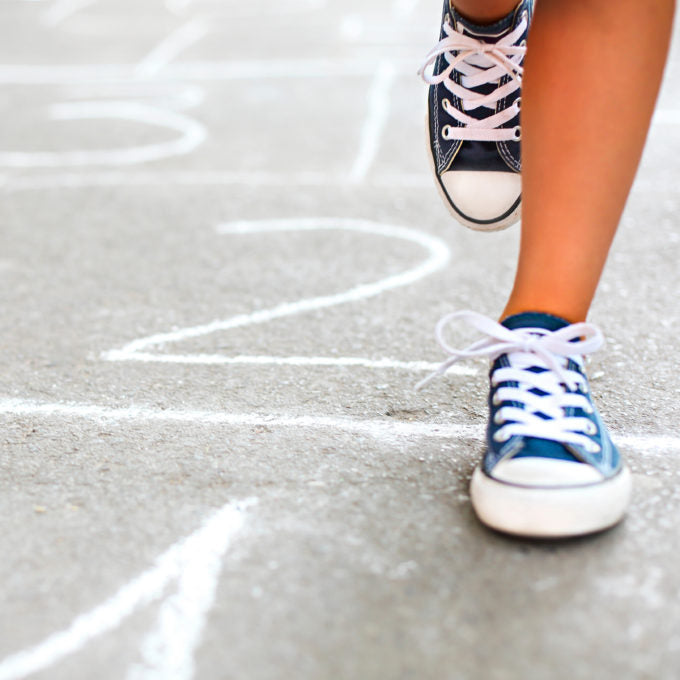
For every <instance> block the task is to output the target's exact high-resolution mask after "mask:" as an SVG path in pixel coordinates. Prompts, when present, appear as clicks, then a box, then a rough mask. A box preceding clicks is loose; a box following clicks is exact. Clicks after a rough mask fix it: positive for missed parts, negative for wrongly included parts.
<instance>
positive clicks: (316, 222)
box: [102, 218, 450, 363]
mask: <svg viewBox="0 0 680 680" xmlns="http://www.w3.org/2000/svg"><path fill="white" fill-rule="evenodd" d="M217 231H218V233H220V234H229V235H237V234H238V235H253V234H270V233H290V232H316V231H349V232H354V233H359V234H368V235H374V236H382V237H386V238H393V239H399V240H404V241H407V242H410V243H414V244H416V245H418V246H420V247H422V248H423V249H424V250H425V251H426V252H427V257H426V259H425V260H424V261H422V262H421V263H419V264H418V265H416V266H415V267H412V268H410V269H408V270H406V271H403V272H400V273H399V274H394V275H391V276H387V277H384V278H382V279H379V280H377V281H373V282H370V283H361V284H359V285H356V286H354V287H352V288H350V289H348V290H345V291H343V292H340V293H335V294H331V295H322V296H318V297H310V298H304V299H301V300H297V301H295V302H284V303H282V304H279V305H276V306H275V307H271V308H269V309H261V310H257V311H254V312H250V313H245V314H237V315H235V316H232V317H230V318H228V319H224V320H216V321H212V322H210V323H207V324H201V325H198V326H191V327H186V328H181V329H177V330H173V331H169V332H163V333H156V334H153V335H150V336H147V337H144V338H139V339H137V340H133V341H132V342H129V343H128V344H127V345H125V346H124V347H122V348H120V349H114V350H113V352H105V353H104V354H103V355H102V358H103V359H105V360H108V361H121V360H126V359H127V358H133V359H134V355H135V354H138V353H142V352H143V353H145V354H147V355H150V356H148V357H147V359H146V360H151V358H150V357H153V356H155V355H154V354H150V353H149V352H148V349H149V348H150V347H159V346H164V345H167V344H169V343H177V342H181V341H183V340H188V339H191V338H196V337H201V336H205V335H209V334H212V333H216V332H218V331H226V330H232V329H235V328H243V327H245V326H252V325H255V324H262V323H268V322H270V321H274V320H276V319H282V318H285V317H289V316H293V315H296V314H302V313H306V312H310V311H314V310H319V309H327V308H329V307H334V306H338V305H343V304H347V303H351V302H358V301H360V300H365V299H368V298H372V297H375V296H378V295H380V294H382V293H384V292H386V291H389V290H393V289H395V288H399V287H403V286H407V285H410V284H412V283H415V282H416V281H418V280H420V279H422V278H424V277H426V276H429V275H430V274H433V273H434V272H436V271H439V270H440V269H442V268H443V267H444V266H445V265H446V263H447V262H448V260H449V258H450V251H449V248H448V246H447V245H446V243H445V242H444V241H442V240H441V239H439V238H437V237H435V236H432V235H430V234H426V233H425V232H421V231H417V230H415V229H409V228H407V227H400V226H395V225H389V224H383V223H379V222H372V221H369V220H357V219H347V218H297V219H295V218H288V219H277V220H260V221H239V222H232V223H228V224H223V225H220V226H219V227H218V228H217ZM161 356H163V355H161ZM179 356H180V355H175V358H174V359H173V360H172V361H174V362H175V363H178V362H179V361H180V358H179ZM209 356H211V355H209ZM333 359H335V357H333ZM136 360H137V361H139V360H140V359H139V358H137V359H136ZM209 361H210V362H211V363H213V362H214V360H213V359H209ZM256 361H259V362H262V361H264V359H262V358H259V359H257V360H256ZM366 361H369V360H366ZM198 362H199V359H198V358H197V357H195V358H194V359H193V360H192V362H191V363H198Z"/></svg>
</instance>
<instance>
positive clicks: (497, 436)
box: [493, 429, 510, 442]
mask: <svg viewBox="0 0 680 680" xmlns="http://www.w3.org/2000/svg"><path fill="white" fill-rule="evenodd" d="M508 439H510V435H509V434H508V433H507V432H503V430H502V429H501V430H497V431H496V432H494V435H493V440H494V441H495V442H507V441H508Z"/></svg>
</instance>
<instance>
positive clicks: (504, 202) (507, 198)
mask: <svg viewBox="0 0 680 680" xmlns="http://www.w3.org/2000/svg"><path fill="white" fill-rule="evenodd" d="M441 181H442V184H443V185H444V189H445V190H446V193H447V194H448V197H449V199H450V201H451V202H452V203H453V204H454V206H455V208H456V210H457V211H458V212H459V213H460V218H462V219H463V220H464V221H465V224H466V225H467V226H469V227H472V228H473V229H481V230H489V231H491V230H494V229H503V228H505V227H507V226H510V225H511V224H513V223H514V222H516V221H517V220H518V219H519V213H520V203H519V201H518V199H519V198H520V197H521V194H522V177H521V175H519V173H515V172H473V171H466V170H457V171H451V172H445V173H444V174H443V175H442V176H441Z"/></svg>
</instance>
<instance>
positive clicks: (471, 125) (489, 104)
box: [418, 13, 529, 142]
mask: <svg viewBox="0 0 680 680" xmlns="http://www.w3.org/2000/svg"><path fill="white" fill-rule="evenodd" d="M528 21H529V19H528V16H527V15H526V13H524V14H523V15H522V18H521V21H520V22H519V24H518V25H517V26H516V27H515V29H514V30H513V31H511V32H510V33H508V34H507V35H505V36H503V37H502V38H500V39H499V40H498V41H497V42H495V43H487V42H484V41H483V40H478V39H477V38H473V37H472V36H469V35H464V34H462V33H459V32H458V31H456V30H455V29H454V28H453V27H452V26H450V25H449V24H448V23H445V24H444V32H445V33H446V37H445V38H443V39H442V40H441V41H440V42H439V43H437V45H435V47H434V48H433V49H432V50H430V52H429V53H428V55H427V58H426V60H425V63H424V64H423V66H422V67H421V68H420V70H419V71H418V73H419V75H420V76H421V77H422V78H423V80H425V82H427V83H429V84H430V85H438V84H439V83H444V86H445V87H446V89H447V90H448V91H449V92H451V94H453V95H454V96H455V97H458V99H460V100H461V102H462V104H463V111H459V110H458V109H457V108H456V107H455V106H454V105H453V103H452V102H451V101H450V100H449V99H444V100H443V101H442V106H443V107H444V110H445V111H446V113H448V114H449V115H450V116H451V117H452V118H454V119H455V120H456V121H458V122H459V123H461V124H462V126H463V127H458V126H454V125H445V126H444V127H443V129H442V136H443V137H444V139H447V140H450V139H460V140H475V141H480V142H501V141H518V140H519V138H520V130H519V127H512V128H501V126H502V125H504V124H505V123H508V122H509V121H511V120H512V119H513V118H514V117H515V116H516V115H517V114H518V112H519V107H520V98H519V97H518V98H517V99H516V100H515V101H514V103H513V105H512V106H509V107H507V108H505V109H503V110H501V111H498V112H496V105H497V103H498V102H499V101H500V100H501V99H503V98H505V97H509V96H510V95H512V94H513V93H514V92H516V91H517V90H519V89H520V87H521V84H522V72H523V68H522V59H523V58H524V55H525V53H526V46H525V45H524V42H523V41H522V43H520V44H517V42H518V40H519V39H520V36H522V35H523V34H524V31H525V30H526V28H527V25H528ZM453 52H457V53H458V54H455V55H454V54H453ZM441 54H443V55H444V58H445V59H446V61H447V62H448V66H447V67H446V68H445V69H444V70H443V71H442V72H441V73H440V74H439V75H433V74H428V73H426V70H427V69H428V67H429V66H430V65H432V64H434V62H435V61H436V60H437V58H438V57H439V55H441ZM456 71H457V72H458V73H460V74H461V77H460V84H458V83H457V82H456V81H455V80H454V75H455V72H456ZM508 75H509V76H510V80H509V81H508V82H507V83H505V84H504V85H501V86H499V87H497V88H496V89H494V90H493V91H492V92H491V93H489V94H480V93H479V92H475V91H474V90H473V89H472V88H475V87H479V86H480V85H485V84H487V83H496V84H497V83H498V82H499V81H500V79H501V78H502V77H503V76H508ZM480 106H483V107H485V108H487V109H489V110H490V113H489V114H488V115H487V116H485V117H484V118H482V119H477V118H473V117H472V116H470V115H468V114H467V113H465V112H466V111H472V110H474V109H477V108H479V107H480Z"/></svg>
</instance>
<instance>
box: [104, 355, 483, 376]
mask: <svg viewBox="0 0 680 680" xmlns="http://www.w3.org/2000/svg"><path fill="white" fill-rule="evenodd" d="M105 358H106V360H107V361H139V362H141V363H147V362H157V363H162V364H195V365H204V366H220V365H226V366H298V367H310V368H311V367H324V366H326V367H331V368H332V367H336V368H342V367H348V368H371V369H378V370H387V369H389V370H395V371H409V372H414V373H417V372H423V371H435V370H437V369H438V368H439V367H440V365H441V362H434V361H398V360H396V359H368V358H366V357H313V356H299V357H296V356H288V357H283V356H268V355H243V356H231V357H230V356H224V355H222V354H152V353H145V352H134V353H132V354H131V353H129V352H120V350H110V351H108V352H106V355H105ZM447 373H450V374H452V375H454V374H455V375H468V376H470V375H476V374H477V371H476V370H475V369H473V368H469V367H466V366H452V367H451V368H450V369H449V370H448V371H447Z"/></svg>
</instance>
